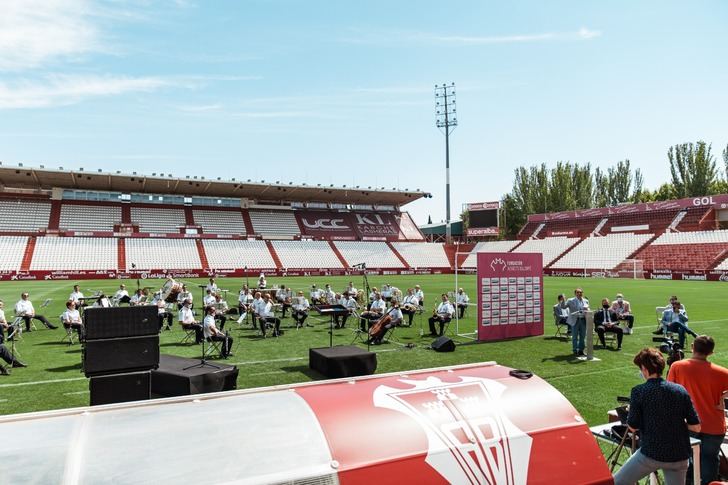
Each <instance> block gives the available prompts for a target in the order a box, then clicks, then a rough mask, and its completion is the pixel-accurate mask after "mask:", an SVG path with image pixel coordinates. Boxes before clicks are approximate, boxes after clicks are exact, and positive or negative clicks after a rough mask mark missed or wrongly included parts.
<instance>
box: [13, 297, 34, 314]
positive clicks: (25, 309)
mask: <svg viewBox="0 0 728 485" xmlns="http://www.w3.org/2000/svg"><path fill="white" fill-rule="evenodd" d="M15 313H16V315H18V316H23V315H30V316H33V315H35V308H33V304H32V303H31V302H30V300H20V301H18V303H16V304H15Z"/></svg>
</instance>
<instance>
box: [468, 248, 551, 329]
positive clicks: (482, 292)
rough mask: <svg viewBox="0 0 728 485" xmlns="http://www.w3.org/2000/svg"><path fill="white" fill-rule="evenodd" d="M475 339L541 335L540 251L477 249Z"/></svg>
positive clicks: (541, 270)
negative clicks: (476, 319) (507, 251)
mask: <svg viewBox="0 0 728 485" xmlns="http://www.w3.org/2000/svg"><path fill="white" fill-rule="evenodd" d="M477 282H478V322H480V324H479V325H478V340H480V341H486V342H488V341H496V340H504V339H509V338H515V337H526V336H531V335H543V264H542V255H541V253H478V280H477Z"/></svg>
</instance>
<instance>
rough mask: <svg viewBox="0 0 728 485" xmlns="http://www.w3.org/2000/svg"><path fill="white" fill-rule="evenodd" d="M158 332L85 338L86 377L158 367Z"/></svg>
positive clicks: (84, 367) (84, 362)
mask: <svg viewBox="0 0 728 485" xmlns="http://www.w3.org/2000/svg"><path fill="white" fill-rule="evenodd" d="M157 367H159V335H153V336H146V337H128V338H112V339H105V340H90V341H86V343H85V344H84V348H83V371H84V373H85V374H86V377H92V376H97V375H104V374H118V373H120V372H133V371H143V370H150V369H156V368H157Z"/></svg>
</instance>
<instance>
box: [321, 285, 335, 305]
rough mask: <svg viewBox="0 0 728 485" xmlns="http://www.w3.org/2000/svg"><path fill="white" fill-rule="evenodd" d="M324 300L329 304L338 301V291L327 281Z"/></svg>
mask: <svg viewBox="0 0 728 485" xmlns="http://www.w3.org/2000/svg"><path fill="white" fill-rule="evenodd" d="M322 299H323V302H324V303H326V304H329V305H333V304H334V303H336V293H335V292H334V290H332V289H331V285H330V284H328V283H326V288H325V289H324V291H323V295H322Z"/></svg>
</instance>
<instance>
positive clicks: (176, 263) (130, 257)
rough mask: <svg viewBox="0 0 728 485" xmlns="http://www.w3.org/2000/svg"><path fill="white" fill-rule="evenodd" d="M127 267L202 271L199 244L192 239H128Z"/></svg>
mask: <svg viewBox="0 0 728 485" xmlns="http://www.w3.org/2000/svg"><path fill="white" fill-rule="evenodd" d="M125 247H126V267H127V268H131V267H132V266H131V265H132V263H133V264H135V265H136V268H137V269H140V270H148V269H200V268H202V263H201V262H200V253H199V252H198V251H197V244H195V241H192V240H190V239H170V238H166V239H152V238H137V237H130V238H126V241H125Z"/></svg>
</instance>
